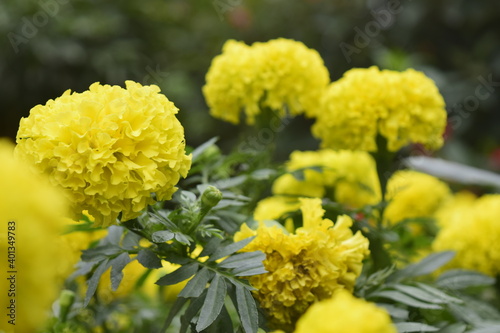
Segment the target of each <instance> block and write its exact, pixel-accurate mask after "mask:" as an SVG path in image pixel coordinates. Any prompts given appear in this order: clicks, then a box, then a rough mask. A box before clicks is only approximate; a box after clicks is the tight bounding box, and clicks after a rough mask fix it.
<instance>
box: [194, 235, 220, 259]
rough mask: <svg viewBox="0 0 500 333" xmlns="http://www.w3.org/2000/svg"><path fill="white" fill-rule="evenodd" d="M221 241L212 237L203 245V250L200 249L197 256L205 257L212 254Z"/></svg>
mask: <svg viewBox="0 0 500 333" xmlns="http://www.w3.org/2000/svg"><path fill="white" fill-rule="evenodd" d="M221 243H222V240H221V239H219V238H212V239H211V240H210V241H208V243H207V244H206V245H205V246H204V247H203V251H201V253H200V255H199V256H198V258H201V257H206V256H210V255H212V254H213V253H214V252H215V250H217V249H218V248H219V247H220V244H221Z"/></svg>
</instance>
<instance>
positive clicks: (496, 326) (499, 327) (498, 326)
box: [467, 323, 500, 333]
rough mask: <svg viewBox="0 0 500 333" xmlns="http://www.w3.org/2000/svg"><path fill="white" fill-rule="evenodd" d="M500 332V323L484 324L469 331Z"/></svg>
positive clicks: (477, 332)
mask: <svg viewBox="0 0 500 333" xmlns="http://www.w3.org/2000/svg"><path fill="white" fill-rule="evenodd" d="M498 332H500V323H492V324H482V325H480V327H477V328H474V329H473V330H472V331H469V332H467V333H498Z"/></svg>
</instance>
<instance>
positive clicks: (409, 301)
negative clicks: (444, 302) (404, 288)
mask: <svg viewBox="0 0 500 333" xmlns="http://www.w3.org/2000/svg"><path fill="white" fill-rule="evenodd" d="M371 297H377V298H386V299H390V300H393V301H395V302H399V303H402V304H405V305H408V306H411V307H415V308H420V309H436V310H437V309H441V306H440V305H438V304H431V303H426V302H422V301H419V300H417V299H415V298H413V297H410V296H408V295H406V294H404V293H402V292H399V291H396V290H384V291H379V292H376V293H373V294H371V295H370V298H371Z"/></svg>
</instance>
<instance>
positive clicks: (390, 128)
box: [312, 66, 446, 151]
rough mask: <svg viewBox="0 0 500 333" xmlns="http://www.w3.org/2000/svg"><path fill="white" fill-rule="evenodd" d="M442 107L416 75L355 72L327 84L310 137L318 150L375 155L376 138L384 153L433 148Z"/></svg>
mask: <svg viewBox="0 0 500 333" xmlns="http://www.w3.org/2000/svg"><path fill="white" fill-rule="evenodd" d="M444 107H445V104H444V100H443V97H442V96H441V95H440V93H439V91H438V89H437V87H436V85H435V84H434V82H433V81H432V80H431V79H429V78H428V77H426V76H425V75H424V74H423V73H422V72H418V71H415V70H413V69H408V70H406V71H404V72H395V71H390V70H382V71H380V70H379V69H378V68H377V67H375V66H373V67H370V68H355V69H351V70H349V71H347V72H346V73H345V74H344V76H343V77H342V78H341V79H339V80H338V81H335V82H333V83H331V84H330V86H329V88H328V89H327V91H326V93H325V94H324V96H323V99H322V102H321V107H320V109H319V110H318V112H317V113H316V117H317V120H316V123H315V124H314V125H313V127H312V132H313V134H314V136H316V137H317V138H319V139H321V140H322V142H321V146H322V147H324V148H334V149H356V150H365V151H376V150H377V143H376V138H377V135H382V136H383V137H385V138H386V139H387V149H388V150H389V151H397V150H398V149H400V148H401V147H403V146H405V145H407V144H409V143H421V144H423V145H425V146H426V147H427V148H429V149H438V148H440V147H441V146H442V144H443V138H442V133H443V132H444V129H445V125H446V110H445V108H444Z"/></svg>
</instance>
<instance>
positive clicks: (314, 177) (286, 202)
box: [254, 149, 381, 221]
mask: <svg viewBox="0 0 500 333" xmlns="http://www.w3.org/2000/svg"><path fill="white" fill-rule="evenodd" d="M286 169H287V171H288V172H290V173H287V174H284V175H282V176H280V177H279V178H277V179H276V181H275V182H274V183H273V188H272V191H273V194H274V195H275V196H273V197H271V198H266V199H264V200H262V201H260V202H259V204H258V205H257V208H256V210H255V213H254V218H255V219H256V220H257V221H262V220H272V219H277V218H279V217H280V216H281V215H282V214H284V213H286V212H290V211H293V210H296V209H298V199H297V197H300V196H303V197H317V198H323V197H330V198H331V199H332V200H334V201H336V202H339V203H342V204H344V205H347V206H350V207H356V208H360V207H362V206H364V205H368V204H376V203H378V202H379V201H380V200H381V191H380V182H379V179H378V175H377V169H376V165H375V161H374V160H373V158H372V157H371V156H370V155H369V154H368V153H366V152H362V151H348V150H340V151H334V150H330V149H322V150H319V151H294V152H293V153H292V154H291V155H290V160H289V161H288V162H287V163H286ZM298 170H302V172H303V176H304V177H303V178H304V179H303V180H299V179H297V178H296V177H295V176H294V175H292V174H291V173H292V172H296V171H298Z"/></svg>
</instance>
